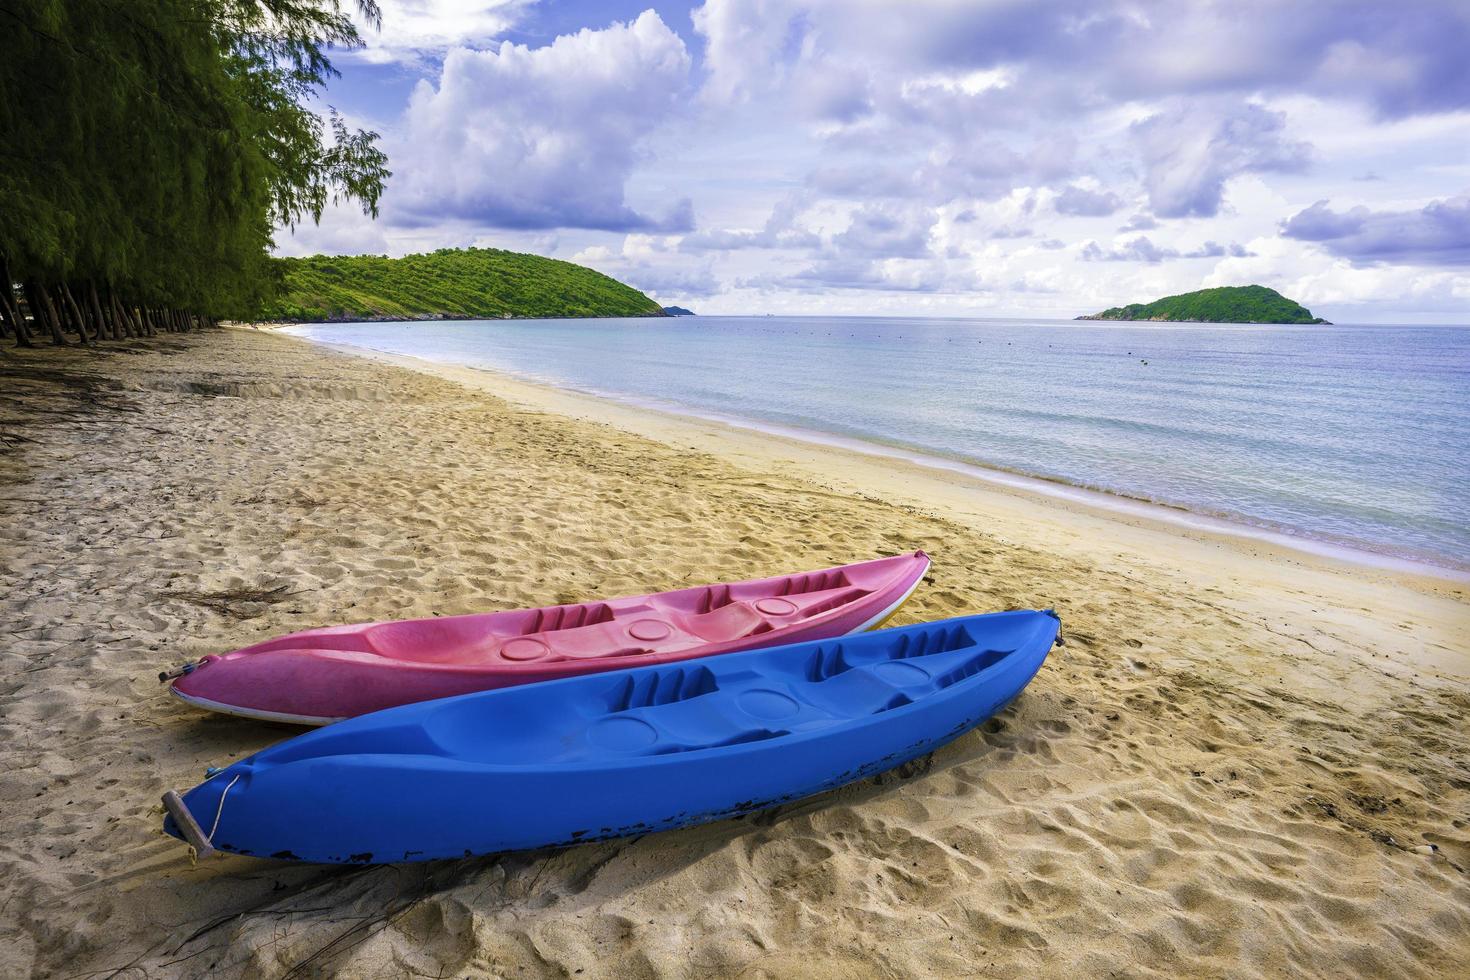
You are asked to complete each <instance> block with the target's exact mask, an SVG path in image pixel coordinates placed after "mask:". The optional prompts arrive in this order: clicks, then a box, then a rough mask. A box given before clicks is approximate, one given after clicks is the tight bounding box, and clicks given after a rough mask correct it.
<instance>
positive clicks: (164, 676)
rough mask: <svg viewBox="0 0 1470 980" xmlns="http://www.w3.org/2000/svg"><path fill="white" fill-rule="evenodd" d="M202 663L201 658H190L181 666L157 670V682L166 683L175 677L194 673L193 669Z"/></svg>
mask: <svg viewBox="0 0 1470 980" xmlns="http://www.w3.org/2000/svg"><path fill="white" fill-rule="evenodd" d="M202 663H204V661H203V660H191V661H189V662H188V663H186V664H184V665H183V666H182V667H175V668H174V669H173V670H164V671H159V674H158V683H160V684H167V683H168V682H169V681H171V680H173V679H174V678H175V677H183V676H184V675H185V674H192V673H194V671H195V669H196V668H198V666H199V665H200V664H202Z"/></svg>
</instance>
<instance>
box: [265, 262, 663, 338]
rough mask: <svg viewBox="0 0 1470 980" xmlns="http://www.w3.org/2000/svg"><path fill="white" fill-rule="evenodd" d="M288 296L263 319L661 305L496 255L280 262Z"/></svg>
mask: <svg viewBox="0 0 1470 980" xmlns="http://www.w3.org/2000/svg"><path fill="white" fill-rule="evenodd" d="M274 265H275V268H276V271H277V273H278V275H279V279H280V283H281V288H280V291H279V293H278V294H277V295H276V296H274V297H273V298H272V299H271V300H270V301H269V302H267V303H265V304H264V305H263V306H262V307H261V309H260V311H259V316H260V318H261V319H266V320H290V321H320V320H348V321H351V320H370V319H406V320H412V319H428V318H435V317H451V318H474V319H494V318H499V317H562V316H568V317H569V316H659V315H661V314H662V311H661V310H660V308H659V306H658V304H657V303H655V302H654V301H653V300H651V299H649V298H648V297H647V296H645V295H643V294H642V293H640V292H639V291H638V290H636V289H634V288H633V287H631V286H627V285H624V284H623V283H620V282H618V281H617V280H616V279H612V278H610V277H608V276H605V275H603V274H602V273H600V272H594V271H593V270H591V269H588V268H586V267H584V266H580V265H573V264H572V263H571V262H562V261H559V260H557V259H548V258H543V257H542V256H539V255H525V254H522V253H520V252H506V251H502V250H501V249H494V248H488V249H487V248H467V249H453V248H445V249H440V250H439V251H437V252H430V253H428V254H426V255H408V256H404V257H403V258H401V259H390V258H385V257H383V256H377V255H356V256H328V255H314V256H311V257H309V258H303V259H276V260H274Z"/></svg>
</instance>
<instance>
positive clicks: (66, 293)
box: [56, 283, 97, 347]
mask: <svg viewBox="0 0 1470 980" xmlns="http://www.w3.org/2000/svg"><path fill="white" fill-rule="evenodd" d="M56 291H57V294H58V295H59V296H60V297H61V302H62V304H63V305H65V306H66V307H67V309H69V310H70V311H71V318H72V321H73V322H74V323H76V325H77V336H78V337H80V338H81V340H82V343H83V344H85V345H86V346H88V347H90V346H92V341H93V340H95V339H97V338H96V334H97V332H96V331H95V330H93V331H91V332H88V330H87V315H86V314H85V313H83V312H82V307H81V305H80V304H78V303H77V298H76V297H75V296H73V295H72V294H71V286H70V284H68V283H62V284H61V285H60V286H58V287H57V290H56Z"/></svg>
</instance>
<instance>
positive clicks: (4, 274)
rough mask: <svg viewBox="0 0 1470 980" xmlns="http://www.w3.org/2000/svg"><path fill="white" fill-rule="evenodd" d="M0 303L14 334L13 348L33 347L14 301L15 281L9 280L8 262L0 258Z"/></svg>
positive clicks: (17, 304)
mask: <svg viewBox="0 0 1470 980" xmlns="http://www.w3.org/2000/svg"><path fill="white" fill-rule="evenodd" d="M0 303H3V304H4V306H5V315H6V317H8V318H9V319H10V329H11V331H12V332H13V333H14V334H15V346H17V347H33V346H35V345H34V344H32V343H31V330H30V327H28V326H27V325H26V318H25V317H24V316H22V315H21V312H20V304H19V303H18V302H16V299H15V280H14V279H12V278H10V260H9V259H7V258H4V257H3V256H0Z"/></svg>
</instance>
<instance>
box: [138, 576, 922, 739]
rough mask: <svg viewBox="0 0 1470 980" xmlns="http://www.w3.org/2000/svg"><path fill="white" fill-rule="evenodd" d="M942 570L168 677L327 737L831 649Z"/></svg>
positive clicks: (404, 631)
mask: <svg viewBox="0 0 1470 980" xmlns="http://www.w3.org/2000/svg"><path fill="white" fill-rule="evenodd" d="M928 569H929V556H927V555H925V554H924V553H923V552H922V551H915V552H913V553H912V554H907V555H897V556H894V557H892V558H879V559H876V560H874V561H865V562H859V563H857V564H855V565H839V566H837V567H836V568H827V569H823V570H821V571H816V572H805V573H801V574H797V575H781V576H777V577H776V578H763V579H755V580H752V581H749V582H731V583H726V584H721V585H706V586H697V587H695V588H691V589H680V590H678V591H677V592H660V593H656V594H654V595H643V596H634V597H632V598H628V599H610V600H608V601H606V602H588V603H584V604H581V605H574V606H547V607H544V608H541V609H519V610H514V611H509V612H497V613H477V614H473V615H469V616H445V617H442V618H435V619H405V620H399V621H397V622H388V623H365V624H361V625H357V626H329V627H326V628H324V629H315V630H306V631H305V632H301V633H292V634H290V635H288V636H282V637H278V638H276V639H274V640H267V641H266V642H264V643H257V644H255V645H254V646H249V647H245V648H244V649H243V650H236V651H235V652H233V653H226V654H223V655H215V654H210V655H208V656H206V657H204V658H202V659H201V660H199V661H197V662H195V663H191V664H187V665H186V666H184V667H181V668H179V669H177V670H175V671H170V672H168V673H165V674H161V675H159V677H160V680H172V682H173V683H172V687H171V688H170V690H171V691H172V692H173V693H174V695H176V696H177V697H179V698H181V699H183V700H184V701H187V702H188V703H189V704H192V705H195V706H196V707H200V708H206V709H208V710H210V711H222V712H225V713H226V714H232V715H243V716H245V717H247V718H261V719H265V720H268V721H283V722H290V723H293V724H299V725H325V724H329V723H331V722H334V721H341V720H342V719H343V718H351V717H354V716H356V715H361V714H366V713H368V712H369V711H378V710H380V709H382V708H391V707H394V706H395V705H400V704H410V703H413V702H415V701H430V700H433V699H435V698H447V697H452V696H454V695H456V694H468V693H470V692H472V691H485V690H490V689H493V688H498V687H511V686H513V685H516V684H530V683H533V682H535V681H549V680H557V679H559V678H563V677H574V676H577V675H580V674H590V673H596V672H598V671H604V670H618V669H621V668H624V667H642V666H647V665H652V664H664V663H671V662H674V661H680V660H690V659H693V658H695V657H708V656H712V655H714V654H720V653H732V652H734V651H736V650H751V649H755V648H757V647H773V646H781V645H783V644H786V643H799V642H802V641H805V640H823V639H828V638H830V637H834V636H844V635H846V634H848V633H858V632H861V631H863V630H868V629H873V628H874V627H876V626H878V625H879V624H880V623H882V622H883V621H884V620H886V619H887V618H888V617H889V616H891V615H893V613H894V612H896V611H897V609H898V607H899V606H901V605H903V602H904V600H905V599H907V598H908V597H909V596H910V595H912V594H913V591H914V589H916V588H918V585H919V582H920V580H921V579H923V577H924V573H925V572H926V571H928Z"/></svg>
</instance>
